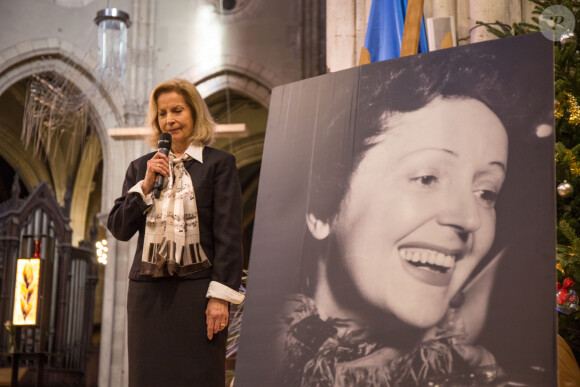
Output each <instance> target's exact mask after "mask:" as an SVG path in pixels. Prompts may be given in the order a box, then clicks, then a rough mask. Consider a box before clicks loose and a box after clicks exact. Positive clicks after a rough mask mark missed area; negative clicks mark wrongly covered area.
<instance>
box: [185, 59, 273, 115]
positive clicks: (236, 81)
mask: <svg viewBox="0 0 580 387" xmlns="http://www.w3.org/2000/svg"><path fill="white" fill-rule="evenodd" d="M220 62H221V63H222V65H221V66H217V67H213V68H212V69H211V70H203V69H200V68H199V67H197V66H193V67H191V68H190V69H189V70H187V71H185V72H184V73H182V74H181V75H180V77H182V78H185V79H189V80H191V81H192V82H193V83H195V85H196V86H197V88H198V90H199V92H200V93H201V95H202V96H203V97H204V98H206V97H208V96H210V95H211V94H213V93H215V92H217V91H219V90H222V89H225V88H228V87H229V88H232V89H234V90H237V91H239V92H241V93H243V94H246V95H248V96H249V97H251V98H253V99H255V100H256V101H258V102H259V103H260V104H261V105H262V106H264V107H265V108H268V106H269V105H270V94H271V92H272V88H273V87H274V86H276V85H280V84H282V83H284V82H283V80H282V78H280V77H278V76H277V75H276V74H275V73H274V72H273V71H271V70H269V69H266V68H264V67H262V66H260V65H258V64H256V63H254V62H252V61H250V60H248V59H246V58H242V57H235V56H231V55H226V56H223V57H222V58H221V61H220Z"/></svg>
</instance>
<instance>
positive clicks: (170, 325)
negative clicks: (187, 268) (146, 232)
mask: <svg viewBox="0 0 580 387" xmlns="http://www.w3.org/2000/svg"><path fill="white" fill-rule="evenodd" d="M209 282H210V280H209V279H197V280H179V279H178V278H173V277H172V278H167V279H162V280H158V281H151V282H146V281H129V294H128V299H127V322H128V344H129V386H135V387H137V386H139V387H145V386H155V387H158V386H176V387H178V386H184V387H185V386H188V387H189V386H194V387H195V386H200V387H202V386H203V387H214V386H215V387H223V386H224V385H225V372H226V371H225V352H226V340H227V329H224V330H223V331H221V332H220V333H218V334H217V335H214V337H213V339H212V340H211V341H210V340H208V338H207V328H206V323H205V308H206V305H207V301H206V297H205V295H206V292H207V288H208V286H209Z"/></svg>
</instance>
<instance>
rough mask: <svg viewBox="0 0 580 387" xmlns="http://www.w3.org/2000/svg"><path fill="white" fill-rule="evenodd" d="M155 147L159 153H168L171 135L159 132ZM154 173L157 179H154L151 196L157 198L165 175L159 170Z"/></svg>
mask: <svg viewBox="0 0 580 387" xmlns="http://www.w3.org/2000/svg"><path fill="white" fill-rule="evenodd" d="M157 148H158V149H157V150H158V152H159V153H163V154H164V155H165V156H167V155H168V154H169V150H170V149H171V135H170V134H169V133H161V136H159V141H158V142H157ZM156 175H157V179H155V184H154V185H153V196H155V199H159V196H160V195H161V190H162V189H163V179H164V178H165V176H163V175H162V174H160V173H159V172H158V173H156Z"/></svg>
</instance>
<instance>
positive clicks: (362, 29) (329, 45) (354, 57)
mask: <svg viewBox="0 0 580 387" xmlns="http://www.w3.org/2000/svg"><path fill="white" fill-rule="evenodd" d="M370 6H371V0H364V1H356V0H350V1H344V0H328V1H327V2H326V63H327V68H328V71H329V72H334V71H339V70H344V69H348V68H351V67H354V66H357V65H358V60H359V56H360V52H361V47H362V46H363V45H364V40H365V35H366V29H367V23H368V20H369V12H370Z"/></svg>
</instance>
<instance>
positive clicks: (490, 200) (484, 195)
mask: <svg viewBox="0 0 580 387" xmlns="http://www.w3.org/2000/svg"><path fill="white" fill-rule="evenodd" d="M475 195H476V196H477V197H478V198H480V199H481V200H483V202H484V203H485V204H486V205H487V206H489V207H493V206H495V202H496V200H497V197H498V194H497V192H495V191H491V190H487V189H482V190H477V191H475Z"/></svg>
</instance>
